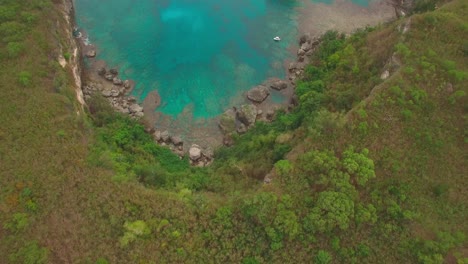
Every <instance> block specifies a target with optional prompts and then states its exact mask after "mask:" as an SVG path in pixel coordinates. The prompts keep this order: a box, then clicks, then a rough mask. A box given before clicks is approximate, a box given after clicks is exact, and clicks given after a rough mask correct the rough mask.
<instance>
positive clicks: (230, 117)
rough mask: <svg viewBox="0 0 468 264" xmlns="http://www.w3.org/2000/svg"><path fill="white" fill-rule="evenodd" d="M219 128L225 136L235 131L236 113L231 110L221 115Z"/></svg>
mask: <svg viewBox="0 0 468 264" xmlns="http://www.w3.org/2000/svg"><path fill="white" fill-rule="evenodd" d="M219 127H220V128H221V130H222V131H223V132H224V133H225V134H229V133H231V132H233V131H235V130H236V112H235V111H234V110H233V109H228V110H226V112H224V113H223V114H222V115H221V118H220V120H219Z"/></svg>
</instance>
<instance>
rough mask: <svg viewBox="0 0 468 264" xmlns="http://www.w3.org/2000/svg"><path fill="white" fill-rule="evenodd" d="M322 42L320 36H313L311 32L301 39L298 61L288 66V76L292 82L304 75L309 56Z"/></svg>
mask: <svg viewBox="0 0 468 264" xmlns="http://www.w3.org/2000/svg"><path fill="white" fill-rule="evenodd" d="M319 44H320V38H318V37H314V38H312V37H311V36H310V35H309V34H305V35H303V36H301V38H300V39H299V46H300V48H299V49H298V50H297V61H296V62H291V63H290V64H289V67H288V78H289V80H290V81H291V83H292V84H295V82H296V80H297V79H298V78H299V77H300V76H301V75H302V73H303V72H304V69H305V67H306V66H307V64H309V58H310V55H312V53H314V51H315V49H316V48H317V47H318V45H319Z"/></svg>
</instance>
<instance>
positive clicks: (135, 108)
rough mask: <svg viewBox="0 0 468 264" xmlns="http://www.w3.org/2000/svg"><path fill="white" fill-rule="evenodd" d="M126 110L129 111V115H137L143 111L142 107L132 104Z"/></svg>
mask: <svg viewBox="0 0 468 264" xmlns="http://www.w3.org/2000/svg"><path fill="white" fill-rule="evenodd" d="M128 110H129V111H130V113H138V112H142V111H143V107H141V106H140V105H138V104H132V105H130V106H129V107H128Z"/></svg>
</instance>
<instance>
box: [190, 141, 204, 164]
mask: <svg viewBox="0 0 468 264" xmlns="http://www.w3.org/2000/svg"><path fill="white" fill-rule="evenodd" d="M201 154H202V150H201V148H200V146H198V145H197V144H193V145H192V146H191V147H190V149H189V158H190V160H191V161H197V160H199V159H200V158H201Z"/></svg>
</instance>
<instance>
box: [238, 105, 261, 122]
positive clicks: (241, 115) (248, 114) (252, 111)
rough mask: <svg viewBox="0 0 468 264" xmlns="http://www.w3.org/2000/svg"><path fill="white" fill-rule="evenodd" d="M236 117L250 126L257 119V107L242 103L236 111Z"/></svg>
mask: <svg viewBox="0 0 468 264" xmlns="http://www.w3.org/2000/svg"><path fill="white" fill-rule="evenodd" d="M237 118H238V119H239V121H240V122H242V124H244V125H245V126H247V127H248V126H251V125H253V124H254V123H255V120H256V119H257V107H255V105H253V104H245V105H242V106H241V107H240V108H239V110H238V111H237Z"/></svg>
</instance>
